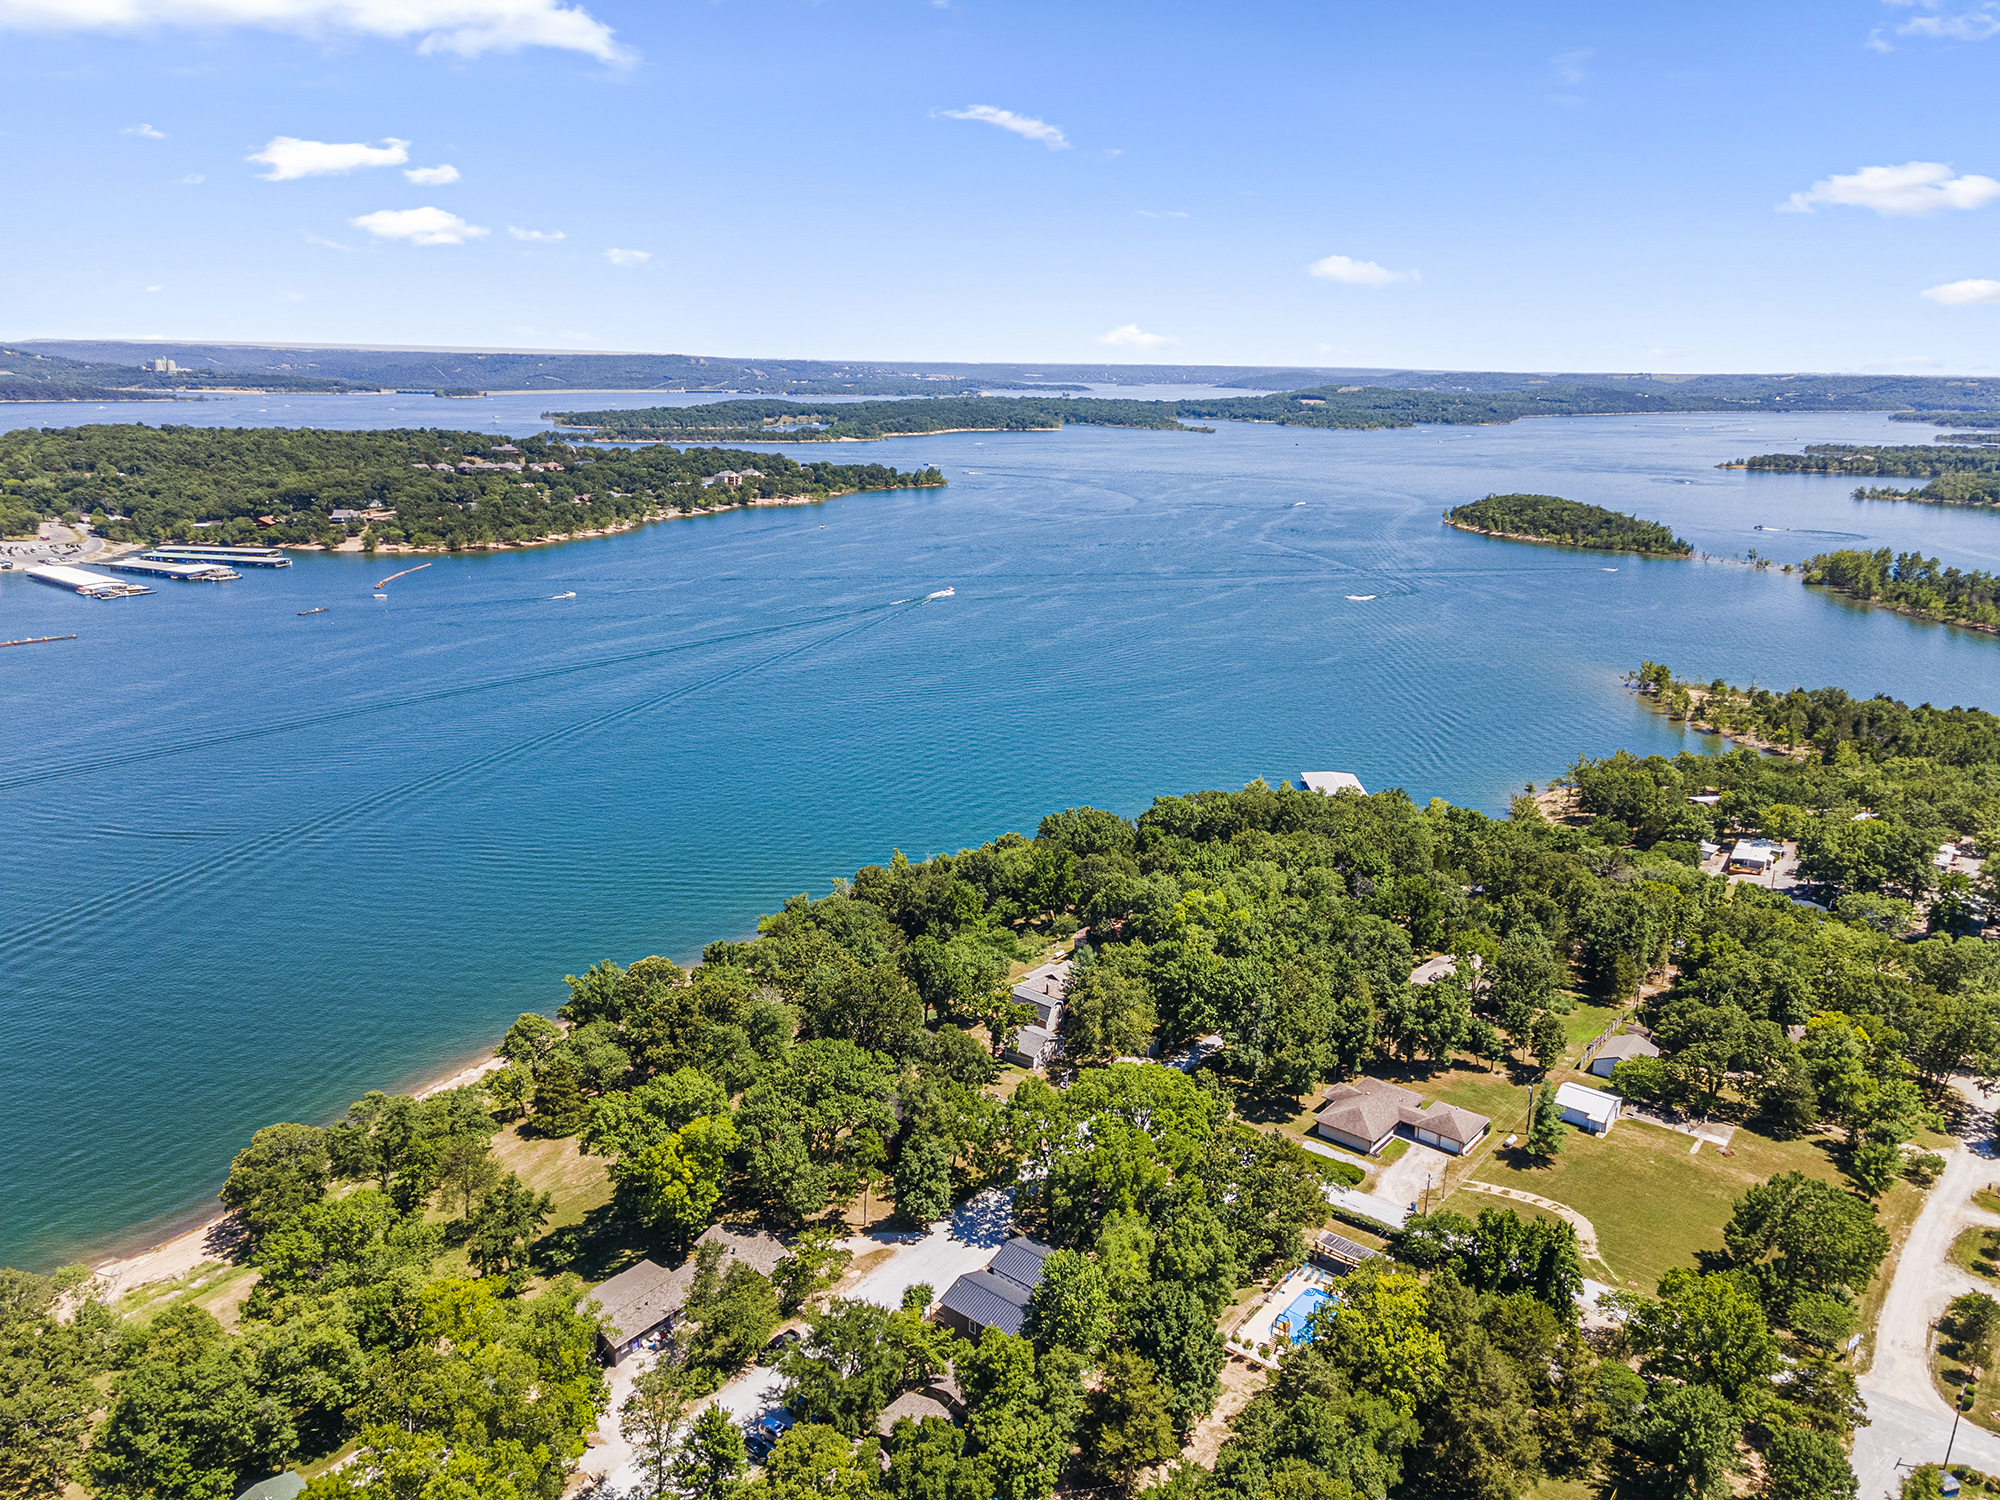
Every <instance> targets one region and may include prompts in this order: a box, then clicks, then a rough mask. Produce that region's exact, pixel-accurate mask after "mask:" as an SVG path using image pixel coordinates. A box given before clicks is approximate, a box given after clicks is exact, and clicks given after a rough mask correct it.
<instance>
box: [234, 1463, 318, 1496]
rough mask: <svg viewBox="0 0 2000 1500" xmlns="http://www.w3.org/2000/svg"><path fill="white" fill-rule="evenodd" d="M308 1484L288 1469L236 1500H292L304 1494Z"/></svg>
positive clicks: (246, 1491) (259, 1483) (262, 1481)
mask: <svg viewBox="0 0 2000 1500" xmlns="http://www.w3.org/2000/svg"><path fill="white" fill-rule="evenodd" d="M305 1487H306V1482H305V1480H304V1479H302V1478H300V1477H299V1476H298V1475H297V1474H294V1473H292V1472H291V1470H289V1469H287V1470H286V1471H285V1472H284V1473H282V1474H273V1475H272V1476H271V1477H270V1478H269V1479H265V1480H260V1481H259V1482H258V1483H256V1484H253V1485H251V1486H250V1488H249V1489H247V1490H245V1491H243V1493H242V1494H240V1495H238V1496H237V1497H236V1500H292V1497H293V1496H295V1495H298V1494H302V1493H303V1492H304V1490H305Z"/></svg>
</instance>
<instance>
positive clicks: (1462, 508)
mask: <svg viewBox="0 0 2000 1500" xmlns="http://www.w3.org/2000/svg"><path fill="white" fill-rule="evenodd" d="M1445 518H1446V519H1447V520H1449V521H1450V522H1451V523H1452V524H1453V525H1455V526H1460V527H1464V528H1465V529H1467V530H1470V531H1484V532H1491V533H1494V534H1498V535H1504V536H1527V537H1534V538H1537V539H1538V540H1541V541H1545V542H1553V543H1555V544H1556V545H1558V546H1563V547H1592V548H1598V549H1601V550H1603V551H1607V552H1639V553H1643V554H1646V555H1648V556H1661V557H1686V556H1687V555H1688V554H1689V553H1691V552H1693V551H1694V548H1692V547H1690V546H1689V545H1688V544H1687V543H1686V542H1684V541H1682V540H1681V539H1680V538H1679V537H1677V536H1675V535H1674V534H1673V532H1672V531H1671V530H1670V529H1668V528H1667V527H1665V526H1662V525H1661V524H1660V523H1659V522H1657V521H1642V520H1640V519H1639V518H1638V517H1636V516H1628V515H1626V514H1625V513H1624V512H1623V511H1617V510H1606V509H1605V508H1604V507H1603V506H1601V505H1584V504H1582V503H1580V502H1579V501H1575V500H1564V499H1560V498H1559V497H1557V496H1555V495H1488V496H1487V497H1486V498H1485V499H1484V500H1475V501H1473V502H1472V503H1471V504H1469V505H1455V506H1453V507H1452V508H1451V509H1450V510H1448V511H1446V512H1445Z"/></svg>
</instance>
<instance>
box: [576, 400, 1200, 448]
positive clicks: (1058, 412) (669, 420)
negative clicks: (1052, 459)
mask: <svg viewBox="0 0 2000 1500" xmlns="http://www.w3.org/2000/svg"><path fill="white" fill-rule="evenodd" d="M542 415H543V417H544V418H545V419H547V420H549V421H552V422H556V423H559V424H561V425H562V426H563V427H566V428H590V429H592V430H594V431H595V432H596V433H597V434H598V435H599V436H601V437H607V438H628V439H640V440H646V441H655V442H657V441H668V442H687V441H694V440H699V441H705V442H735V443H741V442H752V441H762V442H769V441H771V440H772V439H773V438H779V439H782V440H783V441H785V442H788V443H806V442H836V441H840V440H842V439H863V440H872V439H875V438H890V437H913V436H917V435H920V434H922V433H927V432H1041V431H1046V430H1047V429H1050V428H1055V427H1061V426H1063V425H1064V424H1065V423H1080V424H1087V425H1091V426H1098V427H1144V428H1154V429H1164V430H1168V431H1174V432H1185V431H1190V430H1193V429H1189V428H1185V427H1183V426H1182V425H1181V423H1180V422H1179V421H1178V420H1177V418H1176V417H1175V415H1174V404H1173V403H1172V402H1170V401H1107V400H1101V399H1099V398H1096V397H1087V396H1086V397H1075V398H1069V397H1064V398H1057V399H1047V398H1043V397H1038V396H961V397H939V398H936V399H934V400H929V401H842V402H837V403H830V404H826V405H820V406H815V405H812V404H811V403H810V402H805V401H784V400H771V401H717V402H713V403H710V404H708V405H704V406H645V407H635V408H633V409H631V410H627V411H561V412H544V413H542Z"/></svg>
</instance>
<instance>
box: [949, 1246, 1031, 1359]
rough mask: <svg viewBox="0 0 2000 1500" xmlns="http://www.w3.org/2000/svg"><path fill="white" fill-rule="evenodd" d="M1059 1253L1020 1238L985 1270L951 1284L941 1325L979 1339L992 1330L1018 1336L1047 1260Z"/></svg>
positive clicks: (968, 1273) (971, 1273)
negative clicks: (1043, 1263)
mask: <svg viewBox="0 0 2000 1500" xmlns="http://www.w3.org/2000/svg"><path fill="white" fill-rule="evenodd" d="M1054 1253H1055V1249H1054V1247H1053V1246H1050V1245H1044V1244H1042V1243H1041V1242H1040V1241H1038V1240H1031V1239H1029V1238H1028V1237H1027V1236H1026V1235H1016V1236H1015V1237H1014V1238H1013V1239H1011V1240H1009V1241H1007V1243H1006V1244H1004V1245H1002V1246H1001V1247H1000V1248H999V1250H998V1251H996V1252H995V1253H994V1256H993V1259H992V1261H991V1263H990V1264H988V1265H987V1267H986V1268H985V1269H984V1270H981V1271H968V1272H966V1273H965V1275H963V1276H961V1277H959V1278H958V1280H956V1281H954V1282H953V1283H952V1284H951V1289H950V1290H949V1291H947V1292H946V1293H945V1294H944V1300H943V1301H941V1302H940V1303H939V1304H938V1310H937V1321H938V1322H939V1323H940V1324H942V1325H943V1326H944V1327H946V1328H949V1329H951V1330H952V1331H953V1332H954V1333H958V1334H961V1335H963V1336H964V1337H966V1338H969V1339H975V1340H976V1339H977V1338H978V1337H979V1336H980V1335H981V1334H983V1333H984V1332H986V1330H987V1329H989V1328H997V1329H999V1330H1000V1331H1001V1332H1002V1333H1012V1334H1018V1333H1019V1332H1020V1331H1021V1325H1022V1323H1023V1322H1025V1321H1026V1320H1027V1316H1028V1303H1029V1301H1030V1299H1032V1298H1033V1297H1034V1295H1035V1287H1036V1285H1037V1284H1038V1283H1039V1282H1040V1281H1041V1279H1042V1262H1043V1261H1045V1260H1047V1259H1048V1258H1049V1257H1050V1256H1051V1255H1053V1254H1054Z"/></svg>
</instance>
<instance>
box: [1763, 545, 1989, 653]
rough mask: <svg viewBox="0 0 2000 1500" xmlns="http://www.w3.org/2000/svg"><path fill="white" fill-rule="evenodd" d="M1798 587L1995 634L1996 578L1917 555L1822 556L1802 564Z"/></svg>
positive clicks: (1849, 551)
mask: <svg viewBox="0 0 2000 1500" xmlns="http://www.w3.org/2000/svg"><path fill="white" fill-rule="evenodd" d="M1802 571H1803V574H1804V577H1803V579H1802V581H1803V582H1805V583H1807V584H1813V585H1817V586H1819V587H1821V588H1826V589H1830V590H1832V591H1833V592H1834V593H1836V594H1845V595H1846V596H1847V597H1848V598H1850V599H1854V600H1858V601H1859V602H1861V603H1863V604H1872V605H1874V606H1876V607H1877V608H1878V609H1886V610H1891V611H1893V612H1894V613H1896V614H1899V615H1908V616H1909V617H1910V618H1911V619H1915V620H1933V621H1936V622H1937V623H1939V624H1942V625H1958V626H1962V627H1963V628H1965V629H1967V630H1983V631H1985V632H1987V633H1988V634H1989V635H2000V577H1995V576H1994V575H1993V574H1991V573H1987V572H1982V571H1981V570H1979V569H1977V568H1975V569H1973V570H1972V571H1970V572H1966V571H1964V570H1962V569H1959V568H1947V567H1945V566H1943V565H1942V564H1941V563H1940V562H1939V561H1938V560H1937V559H1936V558H1935V557H1925V556H1924V555H1923V554H1922V553H1921V552H1902V553H1892V552H1891V551H1890V550H1889V549H1888V548H1887V547H1883V548H1881V549H1879V550H1877V551H1874V552H1863V551H1860V550H1858V549H1855V548H1847V549H1844V550H1842V551H1838V552H1822V553H1820V554H1819V555H1818V556H1817V557H1812V558H1808V559H1807V560H1806V561H1805V563H1804V565H1803V569H1802Z"/></svg>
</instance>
